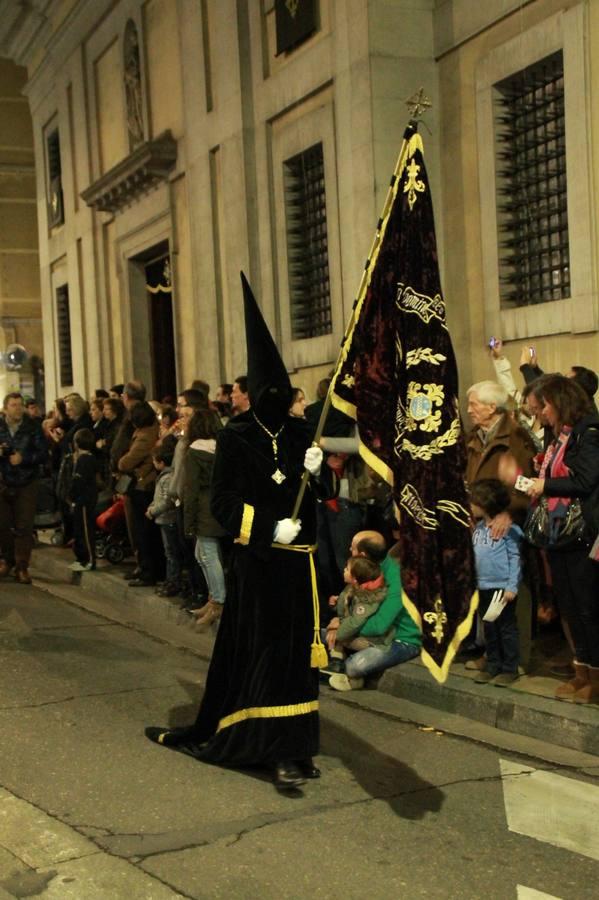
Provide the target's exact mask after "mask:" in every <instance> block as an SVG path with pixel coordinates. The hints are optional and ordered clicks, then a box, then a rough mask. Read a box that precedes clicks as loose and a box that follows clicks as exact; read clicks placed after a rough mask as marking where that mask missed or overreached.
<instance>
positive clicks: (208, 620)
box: [196, 598, 223, 632]
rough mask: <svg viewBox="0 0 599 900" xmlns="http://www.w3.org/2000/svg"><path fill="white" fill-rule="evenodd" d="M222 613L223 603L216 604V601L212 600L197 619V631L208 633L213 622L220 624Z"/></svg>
mask: <svg viewBox="0 0 599 900" xmlns="http://www.w3.org/2000/svg"><path fill="white" fill-rule="evenodd" d="M222 611H223V605H222V603H216V601H215V600H213V599H212V598H210V600H208V603H206V604H205V605H204V606H202V608H201V610H200V612H199V615H198V617H197V619H196V631H202V632H204V631H208V629H209V628H210V626H211V625H212V623H213V622H218V620H219V619H220V617H221V615H222Z"/></svg>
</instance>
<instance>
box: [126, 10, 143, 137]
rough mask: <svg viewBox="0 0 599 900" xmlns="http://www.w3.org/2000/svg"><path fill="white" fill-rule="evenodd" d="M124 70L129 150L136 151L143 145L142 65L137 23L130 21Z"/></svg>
mask: <svg viewBox="0 0 599 900" xmlns="http://www.w3.org/2000/svg"><path fill="white" fill-rule="evenodd" d="M123 69H124V80H125V97H126V101H127V130H128V132H129V149H130V150H135V148H136V147H139V145H140V144H141V143H143V139H144V117H143V107H142V90H141V63H140V61H139V40H138V38H137V28H136V26H135V22H134V21H133V20H132V19H129V21H128V22H127V24H126V26H125V36H124V39H123Z"/></svg>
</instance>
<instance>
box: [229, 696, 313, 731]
mask: <svg viewBox="0 0 599 900" xmlns="http://www.w3.org/2000/svg"><path fill="white" fill-rule="evenodd" d="M317 711H318V700H309V701H307V702H306V703H293V704H291V705H290V706H252V707H250V708H249V709H240V710H238V711H237V712H234V713H231V715H230V716H225V717H224V719H221V720H220V722H219V723H218V726H217V728H216V732H217V734H218V732H219V731H222V730H223V729H224V728H230V727H231V725H237V724H238V723H239V722H245V721H247V720H248V719H282V718H287V717H288V716H305V715H307V714H308V713H312V712H317Z"/></svg>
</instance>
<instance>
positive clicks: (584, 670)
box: [555, 660, 589, 702]
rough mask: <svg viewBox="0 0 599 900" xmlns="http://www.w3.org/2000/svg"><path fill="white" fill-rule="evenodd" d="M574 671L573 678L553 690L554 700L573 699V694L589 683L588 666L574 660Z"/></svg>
mask: <svg viewBox="0 0 599 900" xmlns="http://www.w3.org/2000/svg"><path fill="white" fill-rule="evenodd" d="M574 672H575V673H576V674H575V675H574V678H572V679H571V680H570V681H566V683H565V684H560V686H559V687H558V689H557V691H556V692H555V699H556V700H573V699H574V694H576V693H577V692H578V691H580V690H581V689H582V688H583V687H584V686H585V685H587V684H588V683H589V667H588V666H587V665H585V664H584V663H579V662H576V660H574ZM583 702H584V701H583Z"/></svg>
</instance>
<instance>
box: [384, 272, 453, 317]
mask: <svg viewBox="0 0 599 900" xmlns="http://www.w3.org/2000/svg"><path fill="white" fill-rule="evenodd" d="M395 304H396V306H398V307H399V308H400V309H402V310H404V312H407V313H414V314H415V315H417V316H419V318H421V319H422V321H423V322H424V324H425V325H428V324H429V322H430V320H431V319H438V320H439V322H441V324H442V325H443V327H444V328H446V327H447V326H446V325H445V303H444V302H443V298H442V297H441V295H440V294H435V296H434V297H429V296H427V295H426V294H419V293H418V292H417V291H415V290H414V288H412V287H410V286H409V285H406V284H402V283H401V281H398V283H397V296H396V298H395Z"/></svg>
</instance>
